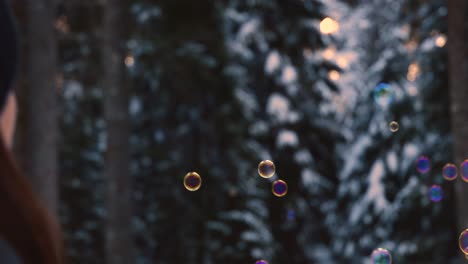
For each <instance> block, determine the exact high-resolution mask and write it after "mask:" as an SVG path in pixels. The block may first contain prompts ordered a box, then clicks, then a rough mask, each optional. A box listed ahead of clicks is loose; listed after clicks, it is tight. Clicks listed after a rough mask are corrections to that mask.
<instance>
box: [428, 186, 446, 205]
mask: <svg viewBox="0 0 468 264" xmlns="http://www.w3.org/2000/svg"><path fill="white" fill-rule="evenodd" d="M443 198H444V192H443V191H442V187H440V186H439V185H436V184H434V185H432V186H431V188H430V189H429V199H431V201H432V202H434V203H438V202H440V201H442V199H443Z"/></svg>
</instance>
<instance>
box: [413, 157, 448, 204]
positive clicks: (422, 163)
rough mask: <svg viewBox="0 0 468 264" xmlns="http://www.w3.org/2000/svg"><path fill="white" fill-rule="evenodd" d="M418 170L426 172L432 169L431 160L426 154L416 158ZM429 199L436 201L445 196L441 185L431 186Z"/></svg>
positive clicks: (422, 172)
mask: <svg viewBox="0 0 468 264" xmlns="http://www.w3.org/2000/svg"><path fill="white" fill-rule="evenodd" d="M416 170H417V171H418V172H419V173H421V174H426V173H428V172H429V171H430V170H431V160H430V159H429V158H428V157H426V156H420V157H419V158H418V159H417V160H416ZM428 196H429V200H431V202H434V203H438V202H440V201H442V199H443V198H444V191H443V190H442V187H441V186H440V185H437V184H434V185H432V186H431V187H430V188H429V192H428Z"/></svg>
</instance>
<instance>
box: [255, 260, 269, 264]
mask: <svg viewBox="0 0 468 264" xmlns="http://www.w3.org/2000/svg"><path fill="white" fill-rule="evenodd" d="M255 264H268V261H266V260H263V259H261V260H257V261H256V262H255Z"/></svg>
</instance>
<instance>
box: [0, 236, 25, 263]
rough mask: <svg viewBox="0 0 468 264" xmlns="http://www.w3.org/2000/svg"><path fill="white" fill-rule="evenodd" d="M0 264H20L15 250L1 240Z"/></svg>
mask: <svg viewBox="0 0 468 264" xmlns="http://www.w3.org/2000/svg"><path fill="white" fill-rule="evenodd" d="M0 263H2V264H21V263H22V262H21V261H20V259H19V257H18V255H16V252H15V250H14V249H13V248H12V247H11V246H10V245H9V244H8V242H6V241H5V240H3V239H2V238H0Z"/></svg>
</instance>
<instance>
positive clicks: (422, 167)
mask: <svg viewBox="0 0 468 264" xmlns="http://www.w3.org/2000/svg"><path fill="white" fill-rule="evenodd" d="M416 169H417V170H418V172H419V173H428V172H429V171H430V170H431V161H430V160H429V158H428V157H426V156H421V157H419V159H418V160H417V161H416Z"/></svg>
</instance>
